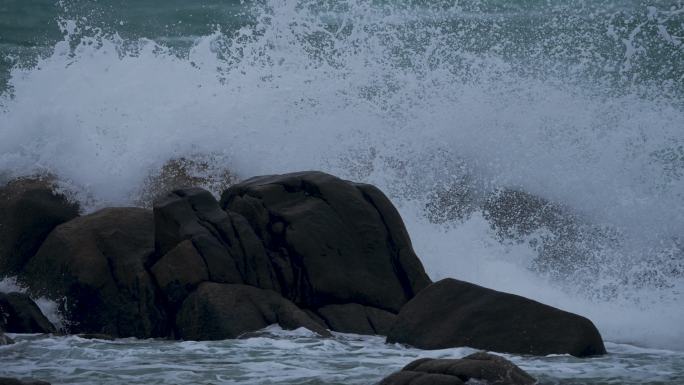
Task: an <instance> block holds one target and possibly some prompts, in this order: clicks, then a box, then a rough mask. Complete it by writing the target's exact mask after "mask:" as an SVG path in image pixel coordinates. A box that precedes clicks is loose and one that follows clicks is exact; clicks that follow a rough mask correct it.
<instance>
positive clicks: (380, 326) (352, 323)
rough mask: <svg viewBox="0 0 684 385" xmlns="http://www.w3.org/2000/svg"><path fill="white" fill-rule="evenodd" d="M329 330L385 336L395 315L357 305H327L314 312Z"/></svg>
mask: <svg viewBox="0 0 684 385" xmlns="http://www.w3.org/2000/svg"><path fill="white" fill-rule="evenodd" d="M316 312H317V314H318V315H319V316H320V317H321V319H323V320H324V322H325V324H326V325H328V327H329V328H330V330H335V331H338V332H342V333H355V334H369V335H372V334H379V335H387V333H388V332H389V331H390V328H391V327H392V324H393V323H394V320H395V319H396V318H397V315H396V314H394V313H390V312H388V311H384V310H380V309H377V308H374V307H369V306H363V305H359V304H357V303H349V304H343V305H327V306H324V307H322V308H319V309H317V310H316Z"/></svg>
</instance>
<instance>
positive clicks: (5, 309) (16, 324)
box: [0, 293, 57, 333]
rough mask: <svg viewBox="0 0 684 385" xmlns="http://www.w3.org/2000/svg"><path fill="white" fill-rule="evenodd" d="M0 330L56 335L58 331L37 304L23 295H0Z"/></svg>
mask: <svg viewBox="0 0 684 385" xmlns="http://www.w3.org/2000/svg"><path fill="white" fill-rule="evenodd" d="M0 330H5V331H7V332H9V333H54V332H56V331H57V330H56V329H55V326H54V325H52V323H51V322H50V321H48V319H47V318H45V316H44V315H43V313H42V312H41V311H40V309H39V308H38V305H36V303H35V302H33V300H32V299H31V298H29V296H28V295H26V294H23V293H8V294H6V293H0Z"/></svg>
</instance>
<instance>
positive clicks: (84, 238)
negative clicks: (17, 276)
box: [22, 208, 169, 338]
mask: <svg viewBox="0 0 684 385" xmlns="http://www.w3.org/2000/svg"><path fill="white" fill-rule="evenodd" d="M153 252H154V232H153V217H152V212H151V211H149V210H145V209H140V208H108V209H103V210H100V211H97V212H95V213H93V214H90V215H86V216H83V217H79V218H77V219H74V220H72V221H69V222H67V223H64V224H62V225H60V226H58V227H57V228H55V230H54V231H53V232H52V233H51V234H50V235H49V236H48V238H47V239H46V240H45V242H44V243H43V245H42V246H41V248H40V249H39V250H38V253H37V254H36V255H35V256H34V257H33V258H32V259H31V261H30V262H29V263H28V264H27V266H26V269H25V271H24V273H23V274H22V280H23V281H24V282H25V283H26V285H27V286H29V287H30V288H31V289H32V292H33V293H34V294H36V295H42V296H46V297H48V298H52V299H54V300H56V301H58V303H59V304H60V309H61V310H62V312H63V314H64V315H65V316H66V317H67V319H68V320H69V324H70V329H69V330H68V331H69V332H71V333H104V334H110V335H113V336H117V337H139V338H149V337H163V336H166V335H168V333H169V330H168V327H167V320H166V315H165V311H164V309H163V307H161V306H160V304H159V303H158V301H157V288H156V286H155V285H154V282H153V280H152V279H151V277H150V275H149V273H148V271H147V269H146V263H147V261H148V259H149V257H150V256H151V255H152V253H153Z"/></svg>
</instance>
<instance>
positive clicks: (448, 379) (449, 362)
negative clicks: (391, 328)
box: [380, 352, 536, 385]
mask: <svg viewBox="0 0 684 385" xmlns="http://www.w3.org/2000/svg"><path fill="white" fill-rule="evenodd" d="M535 383H536V380H535V379H534V378H533V377H532V376H530V375H529V374H527V373H526V372H525V371H523V370H522V369H520V368H519V367H517V366H515V365H514V364H513V363H512V362H510V361H508V360H506V359H505V358H503V357H500V356H497V355H494V354H489V353H484V352H480V353H474V354H471V355H469V356H466V357H463V358H460V359H433V358H422V359H419V360H416V361H413V362H411V363H410V364H408V365H406V366H405V367H404V368H403V369H402V370H401V371H399V372H396V373H394V374H392V375H390V376H389V377H387V378H385V379H384V380H382V381H381V382H380V385H461V384H482V385H532V384H535Z"/></svg>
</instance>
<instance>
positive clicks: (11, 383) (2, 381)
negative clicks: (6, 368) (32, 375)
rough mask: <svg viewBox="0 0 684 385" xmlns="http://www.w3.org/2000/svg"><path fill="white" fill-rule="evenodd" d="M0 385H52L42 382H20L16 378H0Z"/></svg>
mask: <svg viewBox="0 0 684 385" xmlns="http://www.w3.org/2000/svg"><path fill="white" fill-rule="evenodd" d="M0 385H50V383H49V382H45V381H40V380H18V379H16V378H7V377H0Z"/></svg>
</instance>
